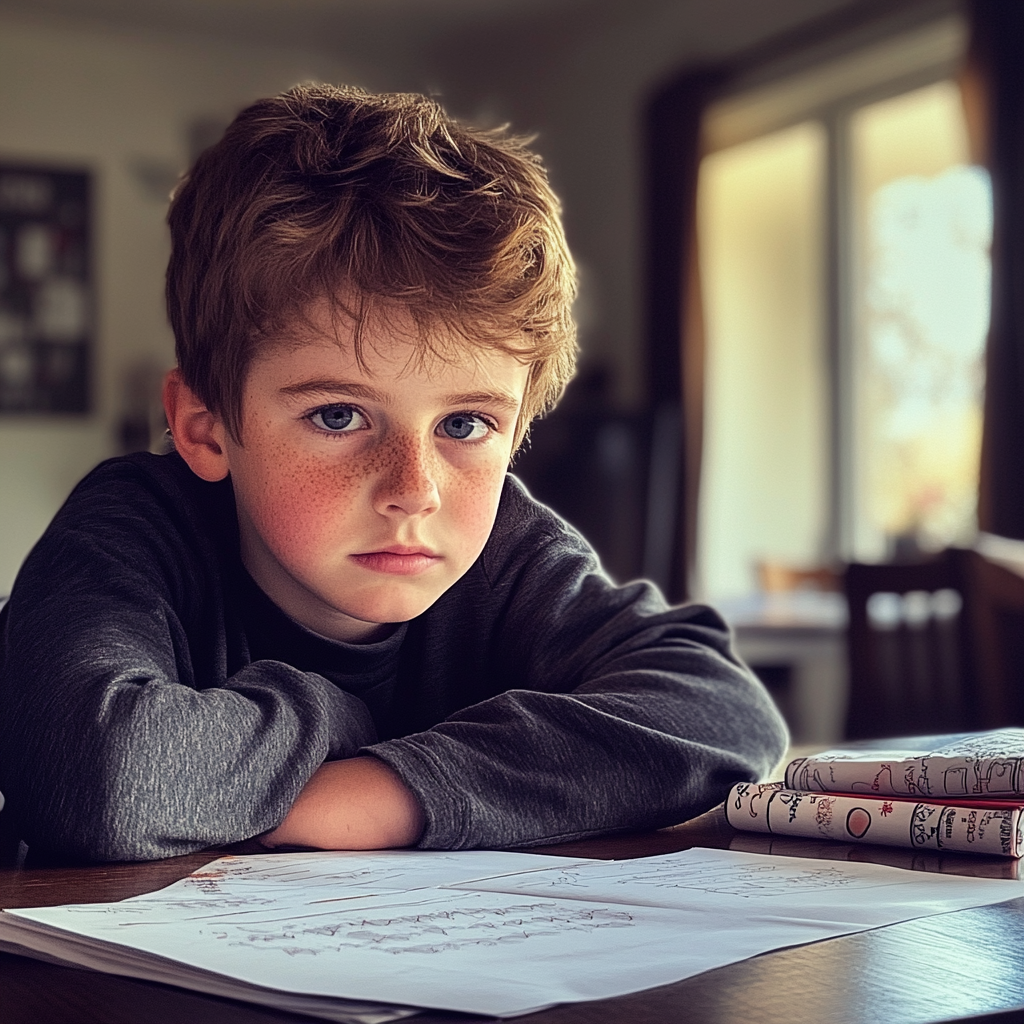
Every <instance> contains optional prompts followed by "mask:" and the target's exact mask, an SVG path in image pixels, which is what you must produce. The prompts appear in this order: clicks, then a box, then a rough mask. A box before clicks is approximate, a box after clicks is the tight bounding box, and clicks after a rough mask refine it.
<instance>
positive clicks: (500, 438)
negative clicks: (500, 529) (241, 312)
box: [224, 302, 529, 641]
mask: <svg viewBox="0 0 1024 1024" xmlns="http://www.w3.org/2000/svg"><path fill="white" fill-rule="evenodd" d="M312 314H313V315H312V316H311V317H310V326H305V325H303V326H302V327H297V328H296V329H295V331H294V333H293V334H292V335H289V336H288V337H285V338H284V339H282V341H281V342H280V343H276V344H273V345H270V346H268V347H267V349H266V350H265V351H264V352H263V353H261V354H260V355H259V356H257V358H256V360H255V361H254V362H253V364H252V367H251V369H250V372H249V375H248V379H247V381H246V386H245V392H244V398H243V404H242V432H241V443H236V442H234V441H232V440H231V438H230V436H228V437H227V438H226V441H225V445H224V447H225V450H226V455H227V461H228V465H229V472H230V474H231V480H232V484H233V486H234V491H235V497H236V501H237V504H238V518H239V526H240V531H241V543H242V561H243V562H244V564H245V566H246V568H247V569H248V570H249V573H250V574H251V575H252V576H253V578H254V579H255V580H256V582H257V583H258V584H259V585H260V587H261V588H262V589H263V590H264V591H265V592H266V593H267V595H268V596H269V597H270V598H271V599H272V600H273V601H274V602H275V603H276V604H277V605H278V606H279V607H280V608H282V609H283V610H284V611H285V612H287V613H288V614H289V615H290V616H291V617H292V618H294V619H296V620H297V621H298V622H300V623H302V624H303V625H304V626H306V627H307V628H309V629H312V630H313V631H314V632H317V633H320V634H322V635H324V636H329V637H332V638H334V639H337V640H346V641H367V640H372V639H374V638H375V637H377V636H379V635H380V634H381V633H382V632H383V631H382V630H381V629H380V626H381V624H384V623H394V622H404V621H406V620H407V619H411V618H413V617H415V616H417V615H419V614H420V613H421V612H423V611H425V610H426V609H427V608H429V607H430V606H431V605H432V604H433V603H434V602H435V601H436V600H437V599H438V598H439V597H440V596H441V594H443V593H444V592H445V591H446V590H447V589H448V588H449V587H450V586H451V585H452V584H453V583H455V581H456V580H458V579H459V578H460V577H461V576H462V575H463V573H465V572H466V570H467V569H469V567H470V566H471V565H472V564H473V562H474V561H475V560H476V558H477V556H478V555H479V554H480V552H481V550H482V549H483V546H484V544H485V542H486V541H487V538H488V536H489V535H490V532H491V527H492V525H493V524H494V517H495V514H496V512H497V508H498V498H499V496H500V494H501V488H502V484H503V482H504V478H505V471H506V469H507V468H508V463H509V459H510V458H511V455H512V441H513V435H514V433H515V426H516V421H517V417H518V415H519V409H520V407H521V405H522V400H523V392H524V390H525V388H526V382H527V377H528V373H529V368H528V367H527V366H524V365H523V364H522V363H520V362H519V361H517V360H516V359H515V358H514V357H512V356H510V355H506V354H504V353H501V352H493V351H482V350H473V351H468V350H467V353H466V356H465V359H464V360H461V361H459V362H457V363H455V364H454V365H445V364H440V363H438V362H436V361H435V362H434V363H432V364H430V365H427V366H426V367H424V366H423V365H421V364H419V363H418V362H417V361H416V360H415V359H414V358H413V359H410V357H411V356H413V355H414V352H415V349H414V348H413V345H412V343H411V342H410V340H409V339H410V337H411V334H412V328H411V324H408V327H407V330H404V326H403V321H402V320H401V319H395V320H394V321H393V323H392V324H391V325H390V326H385V325H383V324H381V325H378V326H374V325H373V324H371V323H367V324H366V325H365V326H364V334H363V354H364V360H363V361H364V363H365V368H364V367H361V366H360V365H359V364H358V363H357V361H356V359H355V356H354V354H353V349H352V338H351V331H352V328H351V325H350V324H349V323H348V321H347V320H345V319H341V318H339V319H332V317H331V313H330V309H329V307H328V305H327V303H326V302H325V303H321V304H320V305H319V306H317V307H314V309H313V311H312ZM396 324H397V329H396V326H395V325H396Z"/></svg>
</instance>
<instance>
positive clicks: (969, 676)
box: [844, 548, 1024, 739]
mask: <svg viewBox="0 0 1024 1024" xmlns="http://www.w3.org/2000/svg"><path fill="white" fill-rule="evenodd" d="M844 589H845V592H846V597H847V601H848V603H849V609H850V626H849V638H848V639H849V664H850V691H849V705H848V711H847V736H848V737H849V738H851V739H862V738H870V737H878V736H898V735H909V734H913V733H930V732H936V733H938V732H959V731H963V730H969V729H989V728H996V727H999V726H1003V725H1011V724H1021V723H1024V700H1022V698H1021V688H1022V687H1021V684H1022V682H1024V660H1022V659H1024V577H1021V576H1019V575H1017V574H1016V573H1014V572H1011V571H1010V570H1008V569H1005V568H1003V567H1002V566H999V565H996V564H994V563H992V562H989V561H988V560H986V559H985V558H983V557H982V556H981V555H979V554H978V553H977V552H976V551H972V550H967V549H961V548H949V549H947V550H946V551H943V552H942V553H941V554H938V555H936V556H934V557H933V558H931V559H929V560H928V561H924V562H920V563H914V564H908V565H863V564H857V563H854V564H851V565H849V566H848V567H847V569H846V572H845V575H844Z"/></svg>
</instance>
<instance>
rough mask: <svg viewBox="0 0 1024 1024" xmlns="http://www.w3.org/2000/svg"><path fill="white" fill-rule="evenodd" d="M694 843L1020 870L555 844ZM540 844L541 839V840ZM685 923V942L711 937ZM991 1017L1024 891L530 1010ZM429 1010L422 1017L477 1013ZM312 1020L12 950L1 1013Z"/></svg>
mask: <svg viewBox="0 0 1024 1024" xmlns="http://www.w3.org/2000/svg"><path fill="white" fill-rule="evenodd" d="M692 846H704V847H718V848H731V849H740V850H748V851H751V852H762V853H775V854H785V855H790V856H795V857H822V858H827V859H839V860H847V859H848V860H867V861H872V862H875V863H886V864H892V865H895V866H898V867H903V868H908V869H912V870H919V871H946V872H951V873H955V874H981V875H987V876H991V877H998V878H1007V877H1009V878H1014V877H1019V870H1020V869H1019V864H1018V862H1017V861H1008V860H1001V859H994V858H993V859H984V858H976V857H969V856H966V855H963V856H957V855H955V854H953V855H940V854H932V853H927V854H916V853H913V852H912V851H909V850H906V851H905V850H899V849H886V848H883V847H868V846H845V845H842V844H837V843H817V842H811V841H803V840H798V839H784V838H773V837H770V836H760V835H756V834H753V833H740V832H735V831H733V829H731V828H730V827H729V825H728V824H727V823H726V821H725V816H724V814H723V813H722V812H721V810H720V809H719V810H715V811H712V812H710V813H709V814H706V815H704V816H703V817H701V818H697V819H696V820H694V821H691V822H687V823H686V824H684V825H679V826H677V827H676V828H672V829H665V830H662V831H660V832H651V833H644V834H637V835H629V836H617V837H614V838H606V839H599V840H588V841H585V842H578V843H566V844H563V845H561V846H557V847H549V848H547V849H546V850H544V851H543V852H546V853H554V854H564V855H566V856H588V857H638V856H645V855H650V854H657V853H670V852H672V851H674V850H685V849H689V848H690V847H692ZM536 852H541V851H539V850H538V851H536ZM218 855H219V854H218V852H217V851H211V852H209V853H205V854H194V855H192V856H189V857H178V858H174V859H171V860H163V861H156V862H153V863H149V864H124V865H103V866H98V867H85V868H58V867H54V868H34V869H32V868H30V869H27V870H26V869H23V870H14V869H9V870H3V871H0V907H4V908H14V907H33V906H48V905H56V904H61V903H88V902H104V901H110V900H118V899H123V898H125V897H127V896H135V895H138V894H140V893H143V892H150V891H152V890H154V889H158V888H160V887H162V886H165V885H169V884H170V883H171V882H173V881H176V880H177V879H179V878H182V877H183V876H184V875H186V874H188V873H189V872H191V871H194V870H195V869H196V868H198V867H200V866H201V865H202V864H205V863H206V862H207V861H209V860H211V859H213V858H214V857H216V856H218ZM700 940H701V939H700V935H680V936H679V941H680V942H700ZM982 1016H984V1019H985V1021H986V1022H989V1024H1009V1022H1011V1021H1012V1022H1014V1024H1024V898H1022V899H1018V900H1014V901H1012V902H1010V903H1002V904H998V905H996V906H990V907H980V908H978V909H975V910H963V911H959V912H958V913H955V914H943V915H940V916H937V917H928V918H924V919H922V920H918V921H909V922H905V923H903V924H897V925H891V926H889V927H887V928H878V929H875V930H874V931H869V932H860V933H858V934H856V935H849V936H845V937H842V938H838V939H830V940H829V941H827V942H817V943H813V944H811V945H807V946H797V947H794V948H790V949H784V950H780V951H778V952H775V953H767V954H765V955H763V956H758V957H754V958H753V959H750V960H744V961H742V962H741V963H737V964H731V965H730V966H728V967H722V968H720V969H718V970H715V971H708V972H707V973H705V974H701V975H698V976H697V977H695V978H690V979H689V980H687V981H682V982H678V983H677V984H674V985H666V986H663V987H661V988H655V989H648V990H647V991H645V992H638V993H635V994H633V995H628V996H621V997H619V998H617V999H606V1000H600V1001H597V1002H591V1003H575V1004H571V1005H565V1006H558V1007H555V1008H554V1009H551V1010H545V1011H543V1012H541V1013H537V1014H532V1015H530V1016H528V1017H522V1018H518V1019H519V1020H521V1021H523V1022H524V1024H669V1022H671V1024H691V1022H692V1024H917V1022H926V1021H927V1022H935V1021H948V1020H959V1019H972V1020H973V1019H978V1018H980V1017H982ZM474 1019H475V1018H471V1017H468V1016H462V1015H457V1014H453V1015H446V1014H433V1013H431V1014H426V1015H424V1016H423V1017H419V1018H416V1020H418V1021H421V1022H423V1024H449V1022H454V1021H458V1022H467V1024H468V1022H471V1021H473V1020H474ZM310 1020H311V1018H309V1017H299V1016H295V1015H292V1014H288V1013H280V1012H277V1011H274V1010H266V1009H261V1008H259V1007H255V1006H249V1005H247V1004H244V1003H237V1002H233V1001H231V1000H227V999H217V998H213V997H208V996H201V995H197V994H194V993H191V992H186V991H184V990H179V989H174V988H169V987H167V986H163V985H158V984H153V983H148V982H141V981H132V980H130V979H127V978H117V977H113V976H110V975H103V974H97V973H94V972H92V971H85V970H75V969H72V968H63V967H56V966H53V965H50V964H46V963H42V962H39V961H35V960H31V959H28V958H23V957H19V956H12V955H9V954H0V1022H2V1024H214V1022H216V1024H271V1022H275V1024H283V1022H292V1024H300V1022H302V1024H310Z"/></svg>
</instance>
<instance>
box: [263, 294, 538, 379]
mask: <svg viewBox="0 0 1024 1024" xmlns="http://www.w3.org/2000/svg"><path fill="white" fill-rule="evenodd" d="M351 308H352V307H351V306H350V305H348V304H340V303H338V302H332V301H330V300H327V299H321V300H319V301H317V302H315V303H311V304H310V305H309V306H308V307H307V308H306V309H305V310H302V311H299V312H296V313H295V314H294V315H293V317H292V318H291V319H290V321H289V322H288V323H286V324H285V325H284V326H283V327H282V328H281V329H280V330H279V331H277V332H275V333H274V335H273V336H271V337H269V338H267V339H266V340H265V342H264V344H263V345H261V346H260V349H259V351H258V353H257V356H256V359H257V361H259V360H261V358H263V359H265V358H271V359H272V360H273V361H274V362H275V363H278V365H279V366H280V365H281V362H282V361H281V360H279V359H275V358H273V357H275V356H280V355H281V354H284V353H286V354H290V355H292V356H293V357H294V360H285V361H284V363H285V365H286V364H287V363H288V362H292V361H294V362H296V363H300V362H308V361H312V360H316V359H319V360H322V361H325V362H330V363H336V364H337V365H338V367H339V368H342V367H343V368H345V369H346V370H347V371H348V372H351V373H355V374H357V375H358V376H366V377H388V378H399V379H400V378H404V377H407V376H409V375H410V374H417V375H423V376H425V377H427V378H429V379H441V378H444V377H447V376H451V375H452V374H453V373H454V374H457V375H459V376H466V375H467V374H472V375H473V376H477V377H480V378H481V379H489V378H491V379H493V378H499V379H504V378H509V379H510V381H509V383H510V384H511V379H519V378H520V377H521V378H522V379H523V382H524V383H525V379H526V377H527V376H528V372H529V369H528V363H529V361H528V360H523V359H521V358H519V357H517V356H515V355H513V354H511V353H509V352H506V351H503V350H502V349H501V348H497V347H494V346H491V345H486V344H481V343H479V342H474V341H472V340H471V339H470V337H468V336H467V335H468V332H463V331H459V330H456V329H455V328H453V327H451V326H450V325H448V324H445V323H444V322H441V321H437V322H434V323H428V324H419V323H417V321H416V319H415V318H414V317H413V315H412V313H411V312H410V311H409V310H408V309H406V308H404V307H401V306H399V305H397V304H393V305H391V306H389V307H388V308H386V309H379V308H374V309H372V310H368V311H366V314H365V315H364V316H363V317H362V318H361V319H360V318H359V317H357V316H356V315H354V314H353V313H352V312H350V310H351ZM283 368H284V367H282V369H283Z"/></svg>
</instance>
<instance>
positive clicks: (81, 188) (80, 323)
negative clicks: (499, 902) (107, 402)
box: [0, 161, 95, 414]
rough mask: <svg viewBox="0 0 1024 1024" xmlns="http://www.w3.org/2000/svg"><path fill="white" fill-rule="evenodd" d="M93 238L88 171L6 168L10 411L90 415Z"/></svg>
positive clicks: (2, 189)
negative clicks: (91, 233) (88, 413)
mask: <svg viewBox="0 0 1024 1024" xmlns="http://www.w3.org/2000/svg"><path fill="white" fill-rule="evenodd" d="M90 232H91V181H90V175H89V173H88V172H87V171H75V170H67V169H64V168H52V167H41V166H32V165H28V164H14V163H7V162H4V161H0V414H6V413H86V412H88V411H89V407H90V393H91V372H92V353H93V341H94V333H95V328H94V296H93V285H92V268H91V237H90Z"/></svg>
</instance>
